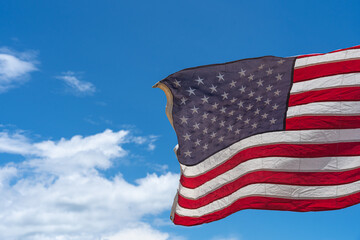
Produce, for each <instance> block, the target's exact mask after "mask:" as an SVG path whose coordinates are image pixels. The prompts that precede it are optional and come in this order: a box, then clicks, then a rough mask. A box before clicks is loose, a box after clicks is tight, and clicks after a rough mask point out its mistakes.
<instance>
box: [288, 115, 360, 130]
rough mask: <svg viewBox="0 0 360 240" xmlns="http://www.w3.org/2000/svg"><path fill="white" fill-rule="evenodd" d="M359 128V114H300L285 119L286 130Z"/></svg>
mask: <svg viewBox="0 0 360 240" xmlns="http://www.w3.org/2000/svg"><path fill="white" fill-rule="evenodd" d="M351 128H360V116H302V117H292V118H288V119H286V130H301V129H351Z"/></svg>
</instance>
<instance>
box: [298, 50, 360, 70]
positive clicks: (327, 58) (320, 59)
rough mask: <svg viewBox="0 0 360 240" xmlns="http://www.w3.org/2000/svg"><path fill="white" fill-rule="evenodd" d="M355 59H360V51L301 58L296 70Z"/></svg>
mask: <svg viewBox="0 0 360 240" xmlns="http://www.w3.org/2000/svg"><path fill="white" fill-rule="evenodd" d="M354 58H360V49H350V50H345V51H340V52H335V53H327V54H322V55H318V56H312V57H304V58H299V59H296V61H295V68H298V67H304V66H307V65H313V64H321V63H326V62H333V61H340V60H346V59H354Z"/></svg>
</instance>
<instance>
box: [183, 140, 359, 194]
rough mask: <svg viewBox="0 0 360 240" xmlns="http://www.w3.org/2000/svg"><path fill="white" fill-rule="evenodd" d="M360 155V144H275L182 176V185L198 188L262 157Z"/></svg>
mask: <svg viewBox="0 0 360 240" xmlns="http://www.w3.org/2000/svg"><path fill="white" fill-rule="evenodd" d="M357 155H360V142H345V143H343V142H342V143H327V144H274V145H266V146H258V147H252V148H248V149H245V150H242V151H240V152H238V153H237V154H235V155H234V156H233V157H232V158H230V159H229V160H227V161H226V162H224V163H223V164H221V165H219V166H218V167H216V168H214V169H211V170H210V171H208V172H206V173H204V174H202V175H199V176H196V177H186V176H184V175H181V177H180V183H181V184H182V185H183V186H184V187H187V188H196V187H198V186H200V185H202V184H204V183H205V182H207V181H209V180H211V179H213V178H215V177H216V176H219V175H220V174H222V173H224V172H227V171H229V170H230V169H233V168H234V167H236V166H237V165H239V164H240V163H242V162H245V161H247V160H249V159H254V158H260V157H298V158H301V157H304V156H306V157H313V158H315V157H328V156H357Z"/></svg>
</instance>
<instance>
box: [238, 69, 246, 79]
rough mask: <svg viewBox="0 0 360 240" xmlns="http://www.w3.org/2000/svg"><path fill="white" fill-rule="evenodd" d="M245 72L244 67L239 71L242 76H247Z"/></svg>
mask: <svg viewBox="0 0 360 240" xmlns="http://www.w3.org/2000/svg"><path fill="white" fill-rule="evenodd" d="M245 72H246V70H243V69H242V68H241V71H240V72H239V74H240V77H245Z"/></svg>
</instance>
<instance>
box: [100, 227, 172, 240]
mask: <svg viewBox="0 0 360 240" xmlns="http://www.w3.org/2000/svg"><path fill="white" fill-rule="evenodd" d="M169 237H170V236H169V234H167V233H162V232H159V231H156V230H154V229H152V228H151V227H150V226H149V225H147V224H140V225H138V226H133V227H129V228H126V229H124V230H122V231H120V232H118V233H116V234H114V235H112V236H109V237H106V238H104V239H102V240H125V239H126V240H140V239H141V240H168V239H169Z"/></svg>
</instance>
